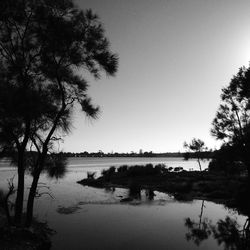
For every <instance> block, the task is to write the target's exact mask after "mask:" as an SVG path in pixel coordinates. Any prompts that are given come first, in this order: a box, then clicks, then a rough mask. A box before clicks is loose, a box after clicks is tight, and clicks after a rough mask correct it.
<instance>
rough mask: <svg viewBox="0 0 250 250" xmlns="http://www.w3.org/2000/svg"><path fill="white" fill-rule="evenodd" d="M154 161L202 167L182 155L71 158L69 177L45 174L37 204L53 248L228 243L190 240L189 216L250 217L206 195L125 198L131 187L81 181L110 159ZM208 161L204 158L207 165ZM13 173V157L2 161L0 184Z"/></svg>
mask: <svg viewBox="0 0 250 250" xmlns="http://www.w3.org/2000/svg"><path fill="white" fill-rule="evenodd" d="M149 162H151V163H154V164H156V163H165V164H166V165H167V166H169V167H170V166H172V167H176V166H181V167H184V168H185V169H190V168H192V169H197V168H198V166H197V165H198V164H197V162H196V161H188V162H186V161H183V160H182V159H178V158H69V167H68V172H67V174H66V175H65V177H64V178H62V179H59V180H51V179H50V178H48V177H47V175H46V174H43V175H42V176H41V179H40V188H39V192H40V193H46V192H49V194H50V195H47V194H44V195H42V196H41V197H40V198H38V199H37V200H36V201H35V208H34V209H35V216H36V217H37V218H38V219H39V220H41V221H45V222H47V223H48V225H49V227H50V228H52V229H54V230H55V231H56V233H55V234H54V235H53V236H52V243H53V246H52V250H59V249H60V250H64V249H65V250H67V249H72V250H80V249H86V250H94V249H95V250H102V249H103V250H106V249H107V250H108V249H110V250H112V249H114V250H117V249H119V250H127V249H129V250H140V249H142V250H144V249H148V250H152V249H155V250H165V249H170V250H171V249H173V250H175V249H176V250H177V249H190V250H193V249H202V250H205V249H207V250H211V249H215V250H216V249H225V247H224V244H223V243H222V244H221V245H218V242H217V241H216V240H215V239H214V238H213V237H208V239H206V240H204V241H201V242H198V243H199V244H197V242H196V244H195V242H194V240H192V239H191V240H187V238H189V237H188V233H189V230H188V227H187V226H185V221H186V219H187V218H190V219H191V220H193V221H195V222H197V225H198V224H199V222H200V221H204V220H205V221H210V223H213V224H216V223H217V222H218V220H220V219H223V220H224V219H225V218H226V216H229V217H230V218H231V219H233V220H235V221H237V223H238V224H239V226H243V224H244V222H245V220H246V217H245V216H242V215H239V214H238V213H237V212H235V211H232V210H228V209H226V208H225V207H224V206H223V205H220V204H215V203H213V202H208V201H205V202H204V207H202V201H201V200H194V201H192V202H180V201H176V200H174V199H173V198H172V197H171V196H169V195H167V194H164V193H160V192H155V194H156V196H155V197H154V199H153V200H149V199H147V197H146V195H145V192H142V198H141V200H134V201H132V202H130V203H121V202H120V200H121V198H124V197H127V195H128V191H127V190H126V189H121V188H117V189H115V190H108V189H96V188H91V187H83V186H81V185H79V184H77V183H76V181H78V180H81V179H83V178H85V177H86V173H87V171H96V172H98V173H100V171H101V170H102V169H103V168H107V167H110V166H111V165H113V166H119V165H122V164H144V163H149ZM207 164H208V163H207V162H204V163H203V167H204V168H206V167H207ZM14 174H16V170H15V168H13V167H10V166H9V164H8V162H4V161H2V162H0V188H4V187H6V179H7V178H10V177H12V176H13V175H14ZM15 179H16V177H15ZM30 182H31V178H30V177H29V176H26V185H27V189H28V187H29V185H30ZM27 189H26V191H27ZM202 208H203V213H202V214H201V211H202V210H201V209H202ZM198 226H199V225H198ZM200 226H201V225H200Z"/></svg>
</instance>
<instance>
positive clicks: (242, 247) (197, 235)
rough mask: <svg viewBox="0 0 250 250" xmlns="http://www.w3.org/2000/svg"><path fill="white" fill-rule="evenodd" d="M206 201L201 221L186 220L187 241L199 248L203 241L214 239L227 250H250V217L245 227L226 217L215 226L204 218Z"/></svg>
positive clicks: (200, 217)
mask: <svg viewBox="0 0 250 250" xmlns="http://www.w3.org/2000/svg"><path fill="white" fill-rule="evenodd" d="M204 207H205V206H204V201H202V204H201V212H200V215H199V220H198V221H195V220H191V219H190V218H186V219H185V226H186V227H187V229H188V232H187V233H186V240H187V241H193V242H194V243H195V244H196V245H197V246H199V245H200V244H201V243H202V242H203V241H205V240H207V239H209V238H210V237H213V238H214V240H216V241H217V244H218V245H223V247H224V249H225V250H249V249H250V221H249V220H250V216H249V215H248V218H247V219H246V221H245V223H244V225H243V226H241V225H239V223H238V222H237V220H236V219H233V218H230V217H229V216H226V217H225V219H220V220H218V221H217V222H216V223H215V224H213V223H212V221H211V220H208V219H207V218H202V217H203V209H204Z"/></svg>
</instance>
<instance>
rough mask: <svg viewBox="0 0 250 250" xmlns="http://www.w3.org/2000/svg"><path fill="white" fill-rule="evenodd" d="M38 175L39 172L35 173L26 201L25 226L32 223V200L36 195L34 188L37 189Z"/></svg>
mask: <svg viewBox="0 0 250 250" xmlns="http://www.w3.org/2000/svg"><path fill="white" fill-rule="evenodd" d="M39 176H40V172H37V173H35V175H34V178H33V181H32V184H31V188H30V192H29V198H28V203H27V211H26V221H25V226H26V227H30V226H31V223H32V219H33V207H34V200H35V196H36V189H37V184H38V181H39Z"/></svg>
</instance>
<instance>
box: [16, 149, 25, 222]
mask: <svg viewBox="0 0 250 250" xmlns="http://www.w3.org/2000/svg"><path fill="white" fill-rule="evenodd" d="M23 160H24V152H21V153H19V156H18V184H17V196H16V203H15V224H16V225H20V224H21V220H22V213H23V196H24V165H23Z"/></svg>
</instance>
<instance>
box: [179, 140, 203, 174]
mask: <svg viewBox="0 0 250 250" xmlns="http://www.w3.org/2000/svg"><path fill="white" fill-rule="evenodd" d="M183 146H184V148H186V149H187V150H188V151H191V152H193V153H194V157H195V158H196V159H197V161H198V164H199V167H200V171H202V169H201V163H200V161H201V159H202V158H203V156H202V152H203V151H205V150H207V147H206V146H205V143H204V141H202V140H200V139H196V138H193V139H192V141H191V142H190V143H189V144H188V143H187V142H184V144H183ZM185 158H186V159H188V158H189V155H186V156H185Z"/></svg>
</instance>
